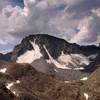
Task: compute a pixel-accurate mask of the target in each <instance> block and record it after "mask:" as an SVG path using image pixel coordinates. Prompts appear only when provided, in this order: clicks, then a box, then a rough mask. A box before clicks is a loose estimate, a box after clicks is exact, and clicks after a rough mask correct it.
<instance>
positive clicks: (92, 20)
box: [71, 8, 100, 44]
mask: <svg viewBox="0 0 100 100" xmlns="http://www.w3.org/2000/svg"><path fill="white" fill-rule="evenodd" d="M91 12H92V14H91V15H90V16H88V17H85V18H84V19H83V20H82V21H80V23H79V25H78V29H79V30H80V31H79V32H78V33H77V34H76V35H75V36H74V37H73V38H72V39H71V42H76V43H79V44H87V43H88V44H90V43H93V44H94V42H96V43H98V42H99V41H98V37H99V36H100V28H99V26H100V8H99V9H96V10H94V9H93V10H92V11H91Z"/></svg>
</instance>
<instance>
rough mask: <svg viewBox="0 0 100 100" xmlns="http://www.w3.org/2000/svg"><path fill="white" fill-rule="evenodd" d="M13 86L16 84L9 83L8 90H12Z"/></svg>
mask: <svg viewBox="0 0 100 100" xmlns="http://www.w3.org/2000/svg"><path fill="white" fill-rule="evenodd" d="M13 85H14V82H12V83H9V84H8V85H7V86H6V88H7V89H9V90H10V88H11V87H12V86H13Z"/></svg>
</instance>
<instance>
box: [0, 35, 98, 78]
mask: <svg viewBox="0 0 100 100" xmlns="http://www.w3.org/2000/svg"><path fill="white" fill-rule="evenodd" d="M99 58H100V46H99V47H97V46H94V45H90V46H80V45H77V44H75V43H74V44H71V43H68V42H67V41H65V40H63V39H60V38H56V37H53V36H50V35H47V34H37V35H30V36H27V37H25V38H24V39H23V40H22V41H21V43H20V44H18V45H17V46H15V48H14V50H13V51H12V53H8V54H6V55H2V54H1V55H0V60H5V61H12V62H18V63H29V64H31V65H32V66H33V67H34V68H35V69H36V70H38V71H40V72H43V73H48V72H52V73H53V74H55V75H57V76H60V77H61V78H64V79H65V80H79V79H82V78H83V77H88V75H90V74H91V73H92V72H94V70H95V69H96V68H97V67H96V65H97V64H99V62H100V59H99Z"/></svg>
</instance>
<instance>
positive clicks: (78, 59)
mask: <svg viewBox="0 0 100 100" xmlns="http://www.w3.org/2000/svg"><path fill="white" fill-rule="evenodd" d="M58 61H59V62H60V63H63V64H65V66H69V65H70V66H74V67H77V66H82V65H89V63H90V61H89V59H88V58H87V57H85V56H84V55H81V54H70V55H69V54H64V53H63V52H62V53H61V55H60V56H59V57H58ZM75 70H84V68H83V67H79V68H75Z"/></svg>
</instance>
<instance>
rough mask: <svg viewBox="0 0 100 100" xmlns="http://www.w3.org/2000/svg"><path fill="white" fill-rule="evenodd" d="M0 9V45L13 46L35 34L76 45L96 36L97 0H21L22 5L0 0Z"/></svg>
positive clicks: (99, 35)
mask: <svg viewBox="0 0 100 100" xmlns="http://www.w3.org/2000/svg"><path fill="white" fill-rule="evenodd" d="M14 1H16V0H14ZM14 1H13V3H14ZM17 4H18V3H17ZM0 10H1V11H0V34H1V35H0V44H5V45H7V44H8V43H9V44H12V43H13V44H12V45H14V44H17V43H18V41H19V40H20V39H22V38H23V37H24V36H26V35H28V34H35V33H47V34H50V35H54V36H58V37H62V38H64V39H66V40H68V41H70V42H76V43H79V44H91V43H97V41H99V38H100V28H99V26H100V0H93V1H91V0H24V7H22V6H19V5H16V6H14V5H13V4H12V2H8V0H5V1H4V0H0ZM2 37H4V38H2ZM6 37H9V38H8V39H7V38H6ZM4 40H5V42H4Z"/></svg>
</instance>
